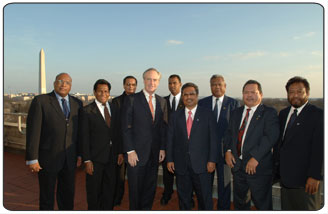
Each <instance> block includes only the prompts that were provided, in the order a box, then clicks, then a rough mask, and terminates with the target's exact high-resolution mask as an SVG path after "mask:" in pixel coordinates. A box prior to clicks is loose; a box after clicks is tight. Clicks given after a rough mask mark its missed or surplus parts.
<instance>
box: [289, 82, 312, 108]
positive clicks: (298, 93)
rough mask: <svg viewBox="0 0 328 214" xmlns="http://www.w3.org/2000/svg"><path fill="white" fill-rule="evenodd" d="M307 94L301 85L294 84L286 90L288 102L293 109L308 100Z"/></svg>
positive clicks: (298, 83)
mask: <svg viewBox="0 0 328 214" xmlns="http://www.w3.org/2000/svg"><path fill="white" fill-rule="evenodd" d="M309 95H310V94H309V93H306V88H305V86H304V84H303V83H301V82H296V83H293V84H291V85H290V86H289V88H288V93H287V97H288V102H289V103H290V104H291V105H292V106H294V107H295V108H298V107H301V106H302V105H304V104H305V103H306V102H307V101H308V99H309Z"/></svg>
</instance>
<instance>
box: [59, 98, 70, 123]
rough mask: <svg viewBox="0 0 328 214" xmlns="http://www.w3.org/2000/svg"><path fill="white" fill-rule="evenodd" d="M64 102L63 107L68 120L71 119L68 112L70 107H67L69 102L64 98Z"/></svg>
mask: <svg viewBox="0 0 328 214" xmlns="http://www.w3.org/2000/svg"><path fill="white" fill-rule="evenodd" d="M61 101H62V106H63V113H64V115H65V118H66V119H68V117H69V110H68V106H67V102H66V100H65V99H64V98H62V99H61Z"/></svg>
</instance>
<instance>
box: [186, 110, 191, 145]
mask: <svg viewBox="0 0 328 214" xmlns="http://www.w3.org/2000/svg"><path fill="white" fill-rule="evenodd" d="M191 113H192V112H191V111H188V114H189V116H188V119H187V133H188V139H189V137H190V131H191V127H192V118H191Z"/></svg>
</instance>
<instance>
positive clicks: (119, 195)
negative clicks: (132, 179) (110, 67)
mask: <svg viewBox="0 0 328 214" xmlns="http://www.w3.org/2000/svg"><path fill="white" fill-rule="evenodd" d="M137 84H138V81H137V79H136V78H135V77H134V76H126V77H125V78H124V79H123V88H124V92H123V93H122V94H121V95H120V96H118V97H115V98H114V99H113V101H112V103H113V105H115V106H116V108H117V109H118V110H119V118H120V120H119V125H118V126H119V128H120V131H119V133H120V134H119V141H120V142H121V144H123V134H122V131H121V118H122V109H123V104H124V100H125V98H126V96H129V95H131V94H134V93H135V92H136V89H137ZM125 174H126V165H125V162H124V161H122V164H120V165H117V166H116V187H115V189H116V190H115V201H114V206H116V205H120V204H121V201H122V199H123V195H124V186H125Z"/></svg>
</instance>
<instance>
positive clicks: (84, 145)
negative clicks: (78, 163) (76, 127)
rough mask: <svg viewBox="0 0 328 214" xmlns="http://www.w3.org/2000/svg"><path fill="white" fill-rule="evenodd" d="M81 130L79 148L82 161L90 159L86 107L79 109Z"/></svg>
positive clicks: (88, 125)
mask: <svg viewBox="0 0 328 214" xmlns="http://www.w3.org/2000/svg"><path fill="white" fill-rule="evenodd" d="M81 112H82V113H81V117H80V118H81V120H80V121H81V122H80V124H81V128H80V130H81V132H80V144H81V146H80V148H81V155H82V159H83V161H86V160H91V157H90V124H89V119H88V112H87V110H86V108H84V109H83V110H82V111H81Z"/></svg>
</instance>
